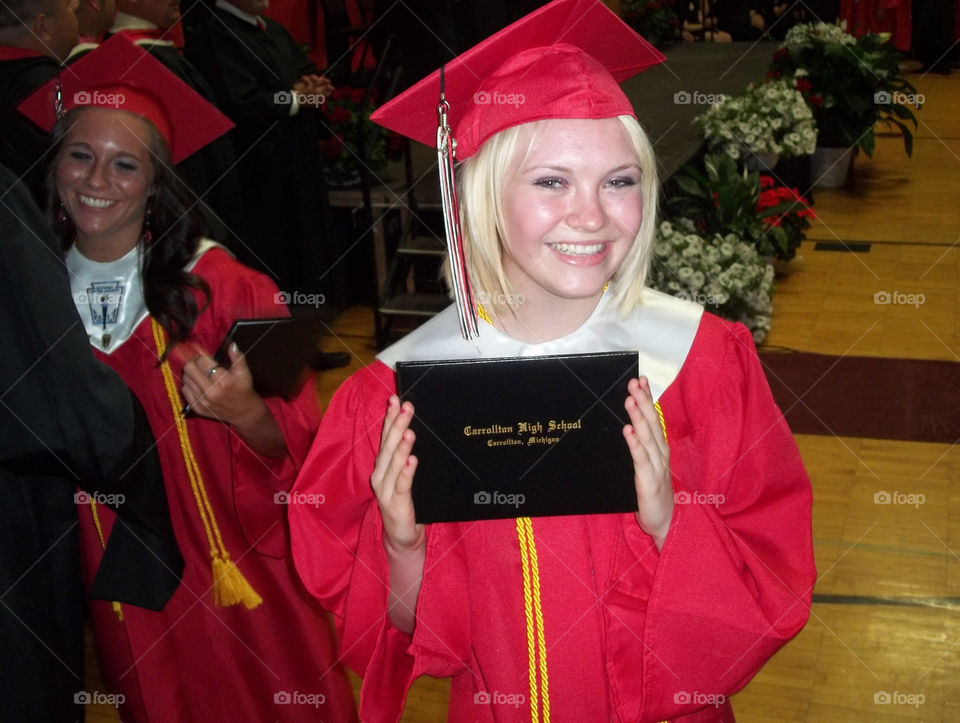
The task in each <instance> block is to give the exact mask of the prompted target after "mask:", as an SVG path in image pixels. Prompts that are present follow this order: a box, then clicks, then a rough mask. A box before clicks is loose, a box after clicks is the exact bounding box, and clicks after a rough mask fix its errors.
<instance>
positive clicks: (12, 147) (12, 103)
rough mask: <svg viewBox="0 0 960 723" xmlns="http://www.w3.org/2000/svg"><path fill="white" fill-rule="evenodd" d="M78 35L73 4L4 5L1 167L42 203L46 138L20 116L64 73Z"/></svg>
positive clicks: (35, 0) (13, 1) (14, 1)
mask: <svg viewBox="0 0 960 723" xmlns="http://www.w3.org/2000/svg"><path fill="white" fill-rule="evenodd" d="M77 35H78V29H77V18H76V15H75V14H74V12H73V9H72V8H71V6H70V4H69V1H68V0H8V1H7V2H4V3H0V163H3V164H4V165H6V166H7V167H8V168H9V169H10V170H11V171H13V172H14V173H15V174H16V175H17V176H18V177H22V178H23V179H24V180H25V181H26V182H27V184H28V185H29V187H30V190H31V192H32V193H33V197H34V199H36V201H37V203H42V202H43V198H44V197H45V196H46V194H45V192H44V189H43V183H44V179H43V172H42V168H43V166H44V163H43V156H44V154H45V153H46V150H47V134H46V133H44V132H43V131H41V130H40V129H39V128H38V127H37V126H35V125H34V124H33V123H31V122H30V121H28V120H27V119H26V118H24V117H23V116H22V115H20V113H19V112H18V111H17V106H18V105H19V104H20V102H21V101H22V100H23V99H24V98H26V97H27V96H28V95H30V94H31V93H32V92H33V91H35V90H36V89H37V88H39V87H40V86H41V85H43V84H44V83H46V82H47V81H48V80H50V78H52V77H53V76H55V75H56V74H57V73H58V72H59V70H60V63H61V62H62V61H63V60H65V59H66V57H67V56H68V55H69V53H70V50H71V49H72V48H73V46H74V45H76V44H77Z"/></svg>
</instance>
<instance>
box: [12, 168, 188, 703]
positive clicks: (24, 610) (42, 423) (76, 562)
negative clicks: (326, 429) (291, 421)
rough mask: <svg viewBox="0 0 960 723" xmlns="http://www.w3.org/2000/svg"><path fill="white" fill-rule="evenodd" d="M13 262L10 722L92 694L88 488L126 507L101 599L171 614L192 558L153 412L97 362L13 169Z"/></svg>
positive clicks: (99, 586) (57, 260)
mask: <svg viewBox="0 0 960 723" xmlns="http://www.w3.org/2000/svg"><path fill="white" fill-rule="evenodd" d="M0 258H2V262H0V288H2V289H3V293H2V294H0V301H2V305H3V309H2V313H0V338H2V339H4V344H3V346H2V347H0V601H2V605H0V640H2V643H0V679H2V680H4V681H5V682H4V684H3V685H0V720H10V721H13V720H17V721H34V720H35V721H67V720H70V721H75V720H77V719H80V718H82V709H81V708H80V707H78V705H77V704H78V703H80V702H82V697H80V698H76V697H75V696H77V694H78V693H80V692H82V691H84V690H85V689H84V682H83V619H84V599H83V586H82V582H81V577H80V553H79V536H78V527H77V522H78V506H79V505H82V504H88V503H87V502H85V498H84V497H83V496H82V495H81V496H79V497H78V496H77V495H78V490H80V489H82V490H84V491H85V492H86V493H87V495H88V496H92V497H93V499H94V500H98V501H100V502H102V503H104V504H108V503H115V504H114V505H113V507H114V509H116V510H117V512H118V513H119V514H120V515H121V518H120V519H121V520H123V524H122V525H120V526H119V527H115V528H114V530H113V532H112V534H111V535H110V537H109V539H108V541H107V547H106V550H105V552H104V557H103V562H102V564H101V566H100V567H99V568H98V572H97V582H96V584H95V585H94V588H93V590H92V595H94V596H97V597H100V596H102V597H105V598H107V599H115V600H122V601H126V602H127V603H129V604H133V605H140V606H143V607H148V608H150V609H160V608H162V607H163V606H164V604H165V603H166V602H167V600H168V599H169V598H170V596H171V595H172V594H173V592H174V590H175V589H176V586H177V584H178V582H179V578H180V575H181V574H182V571H183V558H182V556H181V555H180V552H179V548H178V547H177V545H176V542H175V538H174V536H173V529H172V526H171V523H170V515H169V508H168V506H167V499H166V494H165V492H164V487H163V479H162V475H161V472H160V465H159V460H158V458H157V456H156V452H155V451H154V446H155V445H154V440H153V436H152V434H151V433H150V427H149V423H148V422H147V420H146V416H145V414H144V411H143V409H142V407H141V406H140V404H139V403H138V402H137V401H136V399H135V397H133V395H132V394H131V392H130V390H129V389H128V388H127V387H126V385H124V383H123V382H122V381H121V380H120V378H119V377H118V376H117V375H116V374H115V373H114V372H113V371H111V370H110V369H109V368H108V367H107V366H106V365H104V364H101V363H100V362H98V361H97V360H96V359H94V357H93V354H92V352H91V350H90V342H89V340H88V339H87V334H86V332H85V330H84V327H83V324H82V323H81V321H80V318H79V316H78V315H77V310H76V306H75V305H74V303H73V299H72V298H71V294H70V286H69V282H68V281H67V272H66V268H65V267H64V265H63V263H62V261H61V256H60V252H59V250H58V249H57V248H56V244H55V242H54V240H53V237H52V233H51V232H50V230H49V229H48V228H47V227H46V225H45V221H44V219H43V216H42V214H41V213H40V211H39V209H38V208H37V207H36V204H35V203H34V202H33V200H32V199H31V198H30V195H29V193H28V192H27V190H26V188H25V186H24V185H23V184H20V183H17V182H16V177H15V176H14V175H13V174H12V173H11V172H10V171H9V170H8V169H6V168H4V167H2V166H0ZM121 495H122V497H121ZM87 499H89V497H88V498H87Z"/></svg>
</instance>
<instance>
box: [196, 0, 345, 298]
mask: <svg viewBox="0 0 960 723" xmlns="http://www.w3.org/2000/svg"><path fill="white" fill-rule="evenodd" d="M265 8H266V2H265V1H264V0H235V1H234V3H233V4H230V3H227V2H225V1H224V0H220V1H219V2H217V4H216V6H215V7H213V8H206V7H197V8H196V9H195V10H194V11H193V12H194V13H196V14H199V13H205V17H203V18H201V19H200V20H198V21H196V22H195V24H194V27H193V28H192V29H191V31H190V34H189V35H188V36H187V45H186V54H187V57H188V58H190V59H191V60H192V61H193V62H194V63H195V64H196V66H197V67H198V68H200V70H201V71H202V72H203V74H204V76H205V77H206V78H207V80H208V81H209V82H210V85H211V87H212V88H213V92H214V97H215V101H216V104H217V106H218V107H219V108H220V110H222V111H223V112H224V113H225V114H226V115H227V116H228V117H229V118H230V120H232V121H233V122H234V123H235V124H236V128H234V129H233V131H231V133H230V135H231V136H232V138H233V143H234V147H235V149H236V152H237V156H238V158H239V161H238V164H237V167H238V169H239V171H240V177H241V183H242V186H243V198H244V207H245V209H246V210H247V218H248V221H249V225H248V230H249V247H250V250H251V256H250V257H247V258H243V257H241V260H242V261H244V263H247V264H248V265H250V266H253V267H254V268H257V269H259V270H262V271H264V272H265V273H267V274H269V275H270V276H272V277H273V278H274V279H276V281H277V285H278V286H279V287H280V290H281V291H282V292H284V293H285V294H287V296H288V298H289V299H290V301H292V302H293V303H294V304H297V302H298V300H300V299H304V298H307V297H308V295H311V294H312V295H319V294H323V297H324V300H325V301H327V302H330V301H333V300H334V297H336V296H338V291H337V289H336V282H335V279H336V278H339V276H340V272H339V270H337V269H336V268H335V263H336V261H337V259H338V258H339V257H340V254H339V253H337V252H336V250H334V249H330V248H328V242H329V240H330V239H329V236H328V234H327V229H326V223H325V222H326V217H327V213H326V206H327V193H326V188H325V186H324V181H323V178H322V169H323V158H322V155H321V151H320V137H321V132H322V126H321V124H320V123H319V118H318V115H319V111H318V109H317V106H319V105H322V103H323V100H324V93H326V92H329V90H330V85H329V83H327V82H326V80H325V79H321V71H320V70H319V69H318V68H317V67H316V66H315V65H314V64H313V63H312V62H311V61H310V60H309V59H308V58H307V56H306V54H305V53H304V51H303V49H302V48H300V46H298V45H297V44H296V42H295V41H294V40H293V38H292V37H290V34H289V33H288V32H287V30H286V29H285V28H284V27H283V26H282V25H280V24H279V23H277V22H275V21H274V20H271V19H270V18H266V17H261V16H259V15H258V13H259V12H261V11H262V10H264V9H265ZM316 298H319V296H316ZM300 303H303V302H302V301H301V302H300Z"/></svg>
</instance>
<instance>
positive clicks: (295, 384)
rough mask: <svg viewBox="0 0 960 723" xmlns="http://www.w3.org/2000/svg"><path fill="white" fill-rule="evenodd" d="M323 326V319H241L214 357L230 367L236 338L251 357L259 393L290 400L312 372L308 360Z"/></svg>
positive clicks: (251, 372) (254, 384)
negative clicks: (230, 355)
mask: <svg viewBox="0 0 960 723" xmlns="http://www.w3.org/2000/svg"><path fill="white" fill-rule="evenodd" d="M323 329H324V323H323V322H322V321H321V320H320V319H308V318H300V317H289V316H285V317H280V318H271V319H237V320H236V321H234V322H233V326H231V327H230V331H229V332H227V335H226V337H225V338H224V340H223V342H222V343H221V344H220V349H219V351H217V354H216V356H215V357H214V360H215V361H216V362H217V364H219V365H220V366H222V367H225V368H227V369H229V368H230V357H229V356H228V354H227V348H228V347H229V346H230V344H231V343H234V342H235V343H236V345H237V348H238V349H240V351H242V352H243V354H244V356H245V357H246V359H247V366H249V367H250V374H251V375H252V376H253V387H254V389H256V391H257V394H259V395H260V396H261V397H283V398H284V399H288V400H289V399H291V398H292V397H294V396H295V395H296V394H298V393H299V392H300V389H301V388H302V387H303V384H304V382H305V381H306V380H307V377H308V376H309V375H310V369H309V368H308V366H307V364H308V362H309V361H310V356H311V355H312V354H313V353H314V352H315V351H316V349H317V339H318V338H319V336H320V333H321V332H322V331H323Z"/></svg>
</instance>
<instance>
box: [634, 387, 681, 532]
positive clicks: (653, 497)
mask: <svg viewBox="0 0 960 723" xmlns="http://www.w3.org/2000/svg"><path fill="white" fill-rule="evenodd" d="M627 390H628V391H629V396H628V397H627V398H626V400H625V401H624V407H626V410H627V414H628V415H629V416H630V424H628V425H626V426H625V427H624V428H623V436H624V439H626V440H627V447H629V448H630V456H631V457H632V458H633V467H634V471H635V476H634V485H635V486H636V488H637V509H638V511H637V523H638V524H639V525H640V528H641V529H642V530H643V531H644V532H646V533H647V534H648V535H650V536H651V537H652V538H653V541H654V543H655V544H656V546H657V549H658V550H660V549H662V548H663V543H664V541H665V540H666V538H667V532H668V531H669V530H670V520H671V518H672V517H673V483H672V482H671V480H670V450H669V448H668V447H667V441H666V439H664V437H663V429H662V428H661V426H660V418H659V417H658V416H657V410H656V409H655V408H654V406H653V397H652V396H651V394H650V382H649V381H648V380H647V378H646V377H640V379H639V380H638V379H631V380H630V383H629V384H628V385H627Z"/></svg>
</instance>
